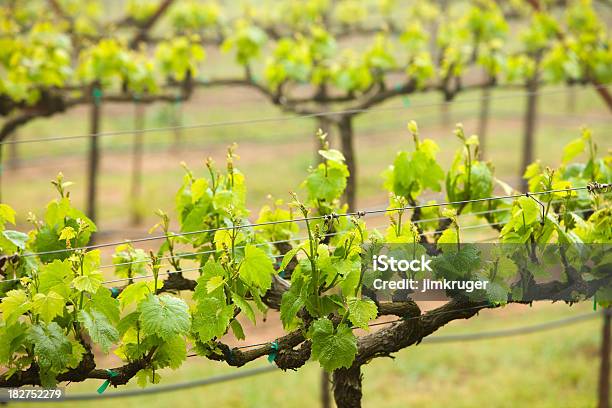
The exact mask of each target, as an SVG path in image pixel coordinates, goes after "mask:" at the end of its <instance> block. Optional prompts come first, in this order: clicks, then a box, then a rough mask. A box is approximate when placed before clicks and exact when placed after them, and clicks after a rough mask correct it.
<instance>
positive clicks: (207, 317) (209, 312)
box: [193, 296, 234, 342]
mask: <svg viewBox="0 0 612 408" xmlns="http://www.w3.org/2000/svg"><path fill="white" fill-rule="evenodd" d="M233 317H234V305H233V304H231V305H227V304H225V302H224V301H223V300H222V299H219V298H218V297H215V296H208V297H205V298H203V299H198V307H197V310H196V313H195V314H194V316H193V329H194V331H195V332H196V333H197V334H198V337H199V339H200V341H202V342H207V341H209V340H212V339H214V338H219V337H221V336H223V335H224V334H225V332H226V331H227V327H228V326H229V324H230V321H231V320H232V318H233Z"/></svg>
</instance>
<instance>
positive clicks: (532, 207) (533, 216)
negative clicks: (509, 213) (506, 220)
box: [513, 197, 540, 225]
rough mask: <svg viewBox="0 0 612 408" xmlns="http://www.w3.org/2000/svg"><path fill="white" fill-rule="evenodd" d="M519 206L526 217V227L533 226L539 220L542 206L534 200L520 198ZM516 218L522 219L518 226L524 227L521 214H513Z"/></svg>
mask: <svg viewBox="0 0 612 408" xmlns="http://www.w3.org/2000/svg"><path fill="white" fill-rule="evenodd" d="M517 201H518V204H519V206H520V208H521V210H522V214H523V216H524V217H525V225H531V224H533V223H535V222H536V221H537V220H538V215H539V214H540V206H539V204H538V203H536V202H535V200H534V199H533V198H529V197H519V198H518V199H517ZM513 217H514V218H517V219H520V220H519V221H517V223H518V224H520V225H523V219H522V217H521V213H520V212H519V213H516V214H513Z"/></svg>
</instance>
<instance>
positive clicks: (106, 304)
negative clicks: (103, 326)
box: [87, 286, 120, 324]
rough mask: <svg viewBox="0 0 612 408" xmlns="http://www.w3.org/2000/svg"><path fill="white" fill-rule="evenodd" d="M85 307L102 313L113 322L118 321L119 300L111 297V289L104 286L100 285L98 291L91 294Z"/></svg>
mask: <svg viewBox="0 0 612 408" xmlns="http://www.w3.org/2000/svg"><path fill="white" fill-rule="evenodd" d="M87 307H88V308H89V309H90V310H96V311H98V312H100V313H102V314H104V316H106V318H107V319H108V320H109V321H110V322H112V323H113V324H116V323H118V322H119V316H120V314H119V300H117V299H115V298H113V296H112V294H111V291H110V290H109V289H108V288H105V287H104V286H100V287H99V288H98V291H97V292H96V293H94V294H93V295H91V297H90V301H89V302H88V303H87Z"/></svg>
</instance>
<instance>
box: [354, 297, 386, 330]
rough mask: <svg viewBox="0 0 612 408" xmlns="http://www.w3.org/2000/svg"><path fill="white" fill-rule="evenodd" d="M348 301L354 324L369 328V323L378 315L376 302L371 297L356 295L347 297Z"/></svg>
mask: <svg viewBox="0 0 612 408" xmlns="http://www.w3.org/2000/svg"><path fill="white" fill-rule="evenodd" d="M346 302H347V303H348V311H349V320H350V321H351V323H353V325H354V326H357V327H360V328H362V329H365V330H367V329H368V323H369V322H370V321H371V320H373V319H376V316H377V315H378V308H377V307H376V303H374V302H372V301H371V300H370V299H359V298H356V297H348V298H347V299H346Z"/></svg>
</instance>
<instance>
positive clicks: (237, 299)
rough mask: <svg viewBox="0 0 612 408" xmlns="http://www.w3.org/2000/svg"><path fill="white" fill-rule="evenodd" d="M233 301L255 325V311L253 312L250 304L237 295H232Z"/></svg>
mask: <svg viewBox="0 0 612 408" xmlns="http://www.w3.org/2000/svg"><path fill="white" fill-rule="evenodd" d="M232 301H233V302H234V303H235V304H236V306H238V307H239V308H240V310H241V311H243V312H244V313H245V314H246V316H247V317H248V319H249V320H250V321H251V323H253V324H255V321H256V320H255V311H254V310H253V308H252V307H251V305H250V304H249V302H247V301H246V299H245V298H243V297H242V296H240V295H238V294H237V293H232Z"/></svg>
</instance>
